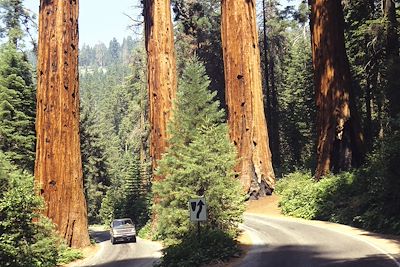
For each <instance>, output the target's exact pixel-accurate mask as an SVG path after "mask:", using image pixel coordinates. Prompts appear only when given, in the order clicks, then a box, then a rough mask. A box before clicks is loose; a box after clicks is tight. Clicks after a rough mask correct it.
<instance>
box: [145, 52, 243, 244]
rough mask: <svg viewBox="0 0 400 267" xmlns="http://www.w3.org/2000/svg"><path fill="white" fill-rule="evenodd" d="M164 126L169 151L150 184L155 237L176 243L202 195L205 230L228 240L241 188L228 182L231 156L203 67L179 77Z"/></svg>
mask: <svg viewBox="0 0 400 267" xmlns="http://www.w3.org/2000/svg"><path fill="white" fill-rule="evenodd" d="M182 75H183V76H182V79H181V83H180V86H179V89H178V93H177V100H176V103H175V111H174V118H173V120H172V121H171V122H170V124H169V134H170V138H169V144H170V146H169V148H168V150H167V152H166V153H165V154H164V156H163V158H162V159H161V160H160V161H159V164H160V165H159V169H158V174H160V175H163V176H164V177H166V178H165V180H163V181H160V182H157V183H155V184H154V185H153V187H154V194H155V195H156V196H157V199H158V202H157V203H156V204H155V212H156V214H157V215H158V227H157V234H158V236H159V237H161V238H162V239H166V241H167V242H177V241H178V240H179V239H181V238H182V237H183V236H184V235H185V234H187V233H188V231H189V229H191V228H192V227H193V226H191V225H190V222H189V218H188V200H189V199H190V198H193V197H196V196H201V195H204V196H205V198H206V199H207V205H208V221H207V227H210V228H214V229H220V230H222V231H225V232H228V233H229V234H231V235H236V234H237V233H238V229H237V226H238V223H239V222H240V221H241V215H242V213H243V210H244V206H243V201H244V196H243V192H242V188H241V185H240V183H239V181H238V180H237V179H235V177H234V171H233V168H234V166H235V164H236V153H235V148H234V146H233V144H231V143H230V141H229V137H228V129H227V125H226V124H225V123H223V120H224V112H223V111H222V110H219V103H218V101H214V100H213V99H214V97H215V95H216V93H211V92H209V91H208V86H209V84H210V81H209V79H208V78H207V76H206V74H205V68H204V66H202V65H201V64H200V63H199V62H198V61H197V60H191V61H190V62H189V63H188V65H187V66H186V68H185V70H184V72H183V74H182Z"/></svg>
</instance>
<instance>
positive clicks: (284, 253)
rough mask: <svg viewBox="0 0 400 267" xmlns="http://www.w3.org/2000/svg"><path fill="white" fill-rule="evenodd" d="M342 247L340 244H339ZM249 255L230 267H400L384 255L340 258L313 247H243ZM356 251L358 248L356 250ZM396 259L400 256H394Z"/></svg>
mask: <svg viewBox="0 0 400 267" xmlns="http://www.w3.org/2000/svg"><path fill="white" fill-rule="evenodd" d="M338 246H340V244H338ZM243 248H244V249H245V250H247V251H248V252H247V255H246V256H245V257H244V258H243V260H242V261H235V262H234V264H230V265H229V266H235V267H238V266H242V267H244V266H246V267H247V266H251V267H257V266H260V267H261V266H262V267H270V266H271V267H278V266H279V267H292V266H296V267H319V266H321V267H322V266H323V267H329V266H332V267H333V266H340V267H398V266H399V265H398V263H396V262H395V261H394V260H392V259H390V258H389V257H388V256H387V255H384V254H375V255H368V256H366V257H363V258H346V257H345V256H344V257H343V258H338V256H337V255H336V256H334V255H329V254H327V253H321V252H320V251H318V248H317V247H313V246H277V247H270V246H243ZM354 250H356V248H355V249H354ZM392 256H394V258H397V256H400V255H392Z"/></svg>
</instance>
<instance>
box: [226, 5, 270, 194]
mask: <svg viewBox="0 0 400 267" xmlns="http://www.w3.org/2000/svg"><path fill="white" fill-rule="evenodd" d="M221 35H222V45H223V55H224V68H225V91H226V102H227V107H228V123H229V134H230V137H231V140H232V141H233V142H234V144H235V145H236V147H237V150H238V154H239V155H238V156H239V159H240V161H239V164H238V166H237V171H238V172H239V173H240V180H241V182H242V185H243V187H244V189H245V190H246V191H248V192H249V193H250V194H251V195H253V196H254V197H257V196H258V195H265V194H270V193H271V192H272V190H273V189H274V186H275V175H274V171H273V168H272V159H271V151H270V148H269V139H268V130H267V122H266V119H265V115H264V104H263V94H262V86H261V66H260V49H259V45H258V33H257V25H256V12H255V0H222V23H221Z"/></svg>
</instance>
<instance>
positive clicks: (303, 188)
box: [276, 172, 354, 220]
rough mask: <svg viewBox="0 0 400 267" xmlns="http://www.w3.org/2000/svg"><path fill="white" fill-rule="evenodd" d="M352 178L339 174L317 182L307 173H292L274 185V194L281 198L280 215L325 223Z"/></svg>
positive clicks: (331, 215) (350, 175)
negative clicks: (323, 221)
mask: <svg viewBox="0 0 400 267" xmlns="http://www.w3.org/2000/svg"><path fill="white" fill-rule="evenodd" d="M353 178H354V177H353V175H352V174H350V173H343V174H341V175H338V176H328V177H325V178H324V179H322V180H321V181H319V182H317V181H315V179H314V178H313V177H312V175H311V174H310V173H301V172H295V173H292V174H289V175H287V176H285V177H284V178H282V179H281V180H280V181H278V183H277V185H276V192H277V193H278V194H279V195H280V196H281V197H282V199H281V202H280V203H279V205H280V207H281V208H282V212H283V213H284V214H287V215H290V216H294V217H299V218H304V219H320V220H329V219H333V217H334V216H335V214H334V213H335V208H336V207H337V205H341V201H339V200H337V199H336V198H337V197H338V196H339V192H340V194H343V193H345V192H346V191H348V190H345V188H346V187H347V186H349V185H350V184H351V183H352V181H353Z"/></svg>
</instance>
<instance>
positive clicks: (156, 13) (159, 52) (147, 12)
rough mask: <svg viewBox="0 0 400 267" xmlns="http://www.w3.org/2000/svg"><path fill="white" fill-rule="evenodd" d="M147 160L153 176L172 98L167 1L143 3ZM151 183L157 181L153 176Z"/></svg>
mask: <svg viewBox="0 0 400 267" xmlns="http://www.w3.org/2000/svg"><path fill="white" fill-rule="evenodd" d="M144 20H145V38H146V51H147V86H148V93H149V106H150V114H149V115H150V124H151V132H150V156H151V157H152V168H153V173H154V170H155V169H156V167H157V161H158V160H159V159H161V156H162V154H163V153H164V152H165V150H166V147H167V122H168V120H169V119H170V117H171V109H172V104H173V100H174V99H175V95H176V87H177V82H176V59H175V50H174V36H173V26H172V20H171V4H170V0H144ZM154 179H155V180H160V179H161V177H158V176H154Z"/></svg>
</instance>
